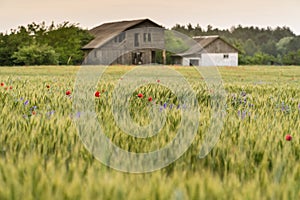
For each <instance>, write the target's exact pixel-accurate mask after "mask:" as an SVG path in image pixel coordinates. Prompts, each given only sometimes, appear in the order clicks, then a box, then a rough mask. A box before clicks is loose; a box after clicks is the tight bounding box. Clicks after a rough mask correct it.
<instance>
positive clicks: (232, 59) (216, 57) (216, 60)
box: [201, 53, 238, 66]
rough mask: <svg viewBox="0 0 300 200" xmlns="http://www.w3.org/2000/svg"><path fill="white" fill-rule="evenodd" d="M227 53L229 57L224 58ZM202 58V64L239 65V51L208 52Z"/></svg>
mask: <svg viewBox="0 0 300 200" xmlns="http://www.w3.org/2000/svg"><path fill="white" fill-rule="evenodd" d="M225 54H227V55H228V58H224V55H225ZM201 60H202V63H201V66H238V53H206V54H202V59H201Z"/></svg>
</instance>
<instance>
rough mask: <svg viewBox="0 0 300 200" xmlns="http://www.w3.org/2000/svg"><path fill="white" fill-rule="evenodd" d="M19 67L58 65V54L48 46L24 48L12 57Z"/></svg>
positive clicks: (35, 45)
mask: <svg viewBox="0 0 300 200" xmlns="http://www.w3.org/2000/svg"><path fill="white" fill-rule="evenodd" d="M12 58H13V59H14V63H15V64H17V65H56V64H57V63H58V54H57V53H56V52H55V50H54V49H53V48H52V47H50V46H47V45H37V44H32V45H30V46H24V47H21V48H20V49H19V51H17V52H15V53H14V54H13V56H12Z"/></svg>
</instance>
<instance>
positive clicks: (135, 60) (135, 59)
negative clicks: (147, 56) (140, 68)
mask: <svg viewBox="0 0 300 200" xmlns="http://www.w3.org/2000/svg"><path fill="white" fill-rule="evenodd" d="M143 63H144V58H143V53H142V52H135V53H132V64H133V65H142V64H143Z"/></svg>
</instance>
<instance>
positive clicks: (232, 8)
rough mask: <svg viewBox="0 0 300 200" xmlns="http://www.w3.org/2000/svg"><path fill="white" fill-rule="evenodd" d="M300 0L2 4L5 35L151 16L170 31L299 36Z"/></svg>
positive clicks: (0, 24) (16, 0)
mask: <svg viewBox="0 0 300 200" xmlns="http://www.w3.org/2000/svg"><path fill="white" fill-rule="evenodd" d="M299 8H300V0H285V1H283V0H247V1H246V0H172V1H168V0H147V1H144V0H122V1H121V0H0V32H5V31H9V30H10V29H12V28H17V27H18V26H19V25H27V24H29V23H31V22H36V23H38V22H42V21H45V22H46V23H47V24H50V23H51V21H54V22H55V23H61V22H63V21H70V22H73V23H79V24H80V26H81V27H84V28H92V27H94V26H97V25H100V24H102V23H104V22H109V21H116V20H125V19H139V18H150V19H152V20H154V21H155V22H157V23H158V24H160V25H163V26H165V27H167V28H170V27H172V26H174V25H175V24H176V23H179V24H182V25H186V24H188V23H189V22H190V23H192V24H193V25H196V24H197V23H199V24H200V26H201V27H203V28H206V27H207V25H208V24H211V25H212V26H213V27H217V28H228V29H229V28H230V27H231V26H233V25H235V26H236V25H238V24H241V25H243V26H250V25H253V26H259V27H267V26H270V27H276V26H288V27H290V28H291V30H292V31H294V32H295V33H296V34H297V35H300V23H299V21H300V12H299Z"/></svg>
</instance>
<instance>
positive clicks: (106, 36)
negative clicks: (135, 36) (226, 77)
mask: <svg viewBox="0 0 300 200" xmlns="http://www.w3.org/2000/svg"><path fill="white" fill-rule="evenodd" d="M145 22H150V23H151V24H152V25H153V26H154V27H161V26H160V25H158V24H156V23H155V22H153V21H151V20H149V19H138V20H131V21H120V22H109V23H104V24H102V25H100V26H97V27H95V28H93V29H91V30H90V31H89V32H90V33H91V34H92V35H94V37H95V38H94V39H93V40H92V41H91V42H90V43H88V44H87V45H85V46H84V47H83V48H82V49H95V48H98V47H100V46H102V45H103V44H105V43H106V42H108V41H110V40H111V39H113V38H114V37H116V36H118V35H119V34H120V33H122V32H123V31H127V30H129V29H131V28H134V27H135V26H138V25H139V24H142V23H145Z"/></svg>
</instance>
